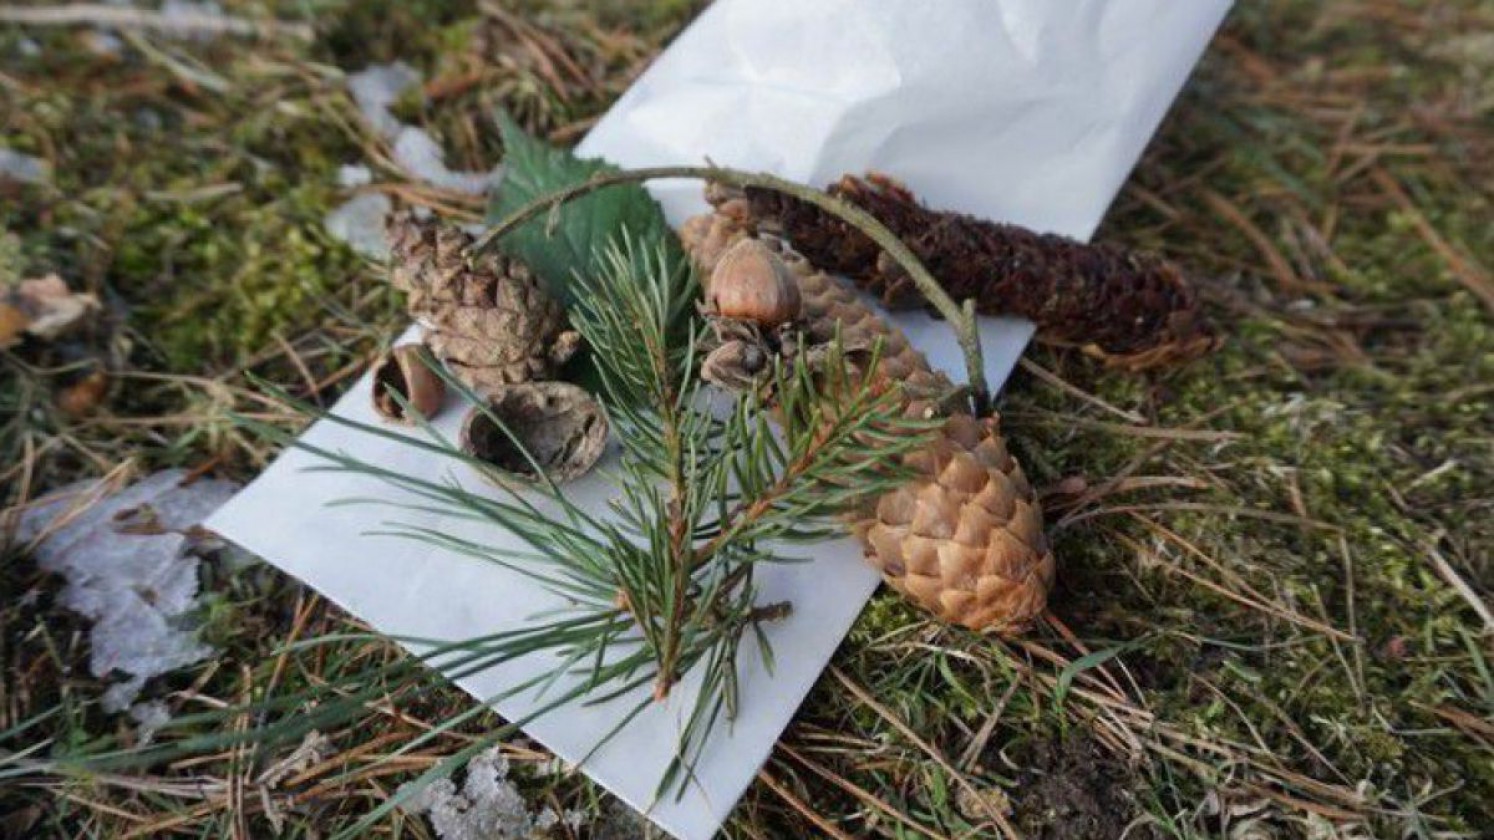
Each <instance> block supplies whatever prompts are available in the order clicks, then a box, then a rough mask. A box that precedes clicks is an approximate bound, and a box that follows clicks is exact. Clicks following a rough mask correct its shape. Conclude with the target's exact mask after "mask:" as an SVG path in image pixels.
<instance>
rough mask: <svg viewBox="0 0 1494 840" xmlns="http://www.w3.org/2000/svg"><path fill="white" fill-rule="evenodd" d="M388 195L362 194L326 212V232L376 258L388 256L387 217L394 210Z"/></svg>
mask: <svg viewBox="0 0 1494 840" xmlns="http://www.w3.org/2000/svg"><path fill="white" fill-rule="evenodd" d="M393 206H394V205H393V203H392V202H391V201H390V200H389V196H387V195H384V194H383V193H374V192H368V193H359V194H358V195H355V196H353V197H352V198H350V199H348V200H347V201H345V202H343V203H342V204H341V205H340V206H339V207H337V209H335V210H333V211H332V212H331V213H328V214H327V218H326V219H325V220H324V222H323V224H325V225H326V226H327V233H329V234H331V235H332V238H333V239H336V240H338V241H339V242H346V243H347V244H348V247H350V248H352V249H353V250H354V251H357V252H358V253H360V254H362V255H364V256H365V257H372V258H374V259H380V260H381V259H386V258H387V257H388V256H389V240H388V238H387V237H386V236H385V235H384V218H385V217H386V216H388V215H389V211H390V210H391V209H393Z"/></svg>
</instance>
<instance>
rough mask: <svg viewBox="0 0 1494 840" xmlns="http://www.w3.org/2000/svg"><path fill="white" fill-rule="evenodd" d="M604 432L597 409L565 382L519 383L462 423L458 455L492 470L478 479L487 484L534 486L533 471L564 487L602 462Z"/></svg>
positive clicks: (587, 396) (582, 392) (604, 423)
mask: <svg viewBox="0 0 1494 840" xmlns="http://www.w3.org/2000/svg"><path fill="white" fill-rule="evenodd" d="M495 419H496V420H497V421H500V422H501V423H502V426H500V425H499V423H498V422H494V420H495ZM607 429H608V424H607V415H606V413H605V412H603V411H602V406H601V404H600V403H598V402H597V401H596V399H595V398H594V397H592V395H591V394H588V393H587V392H586V391H585V390H583V389H581V388H579V387H577V386H575V385H572V384H570V383H568V382H524V383H521V384H518V385H510V386H508V387H506V388H503V389H502V390H500V391H498V392H496V393H494V394H493V395H491V397H489V399H488V402H487V404H486V405H483V406H477V407H474V408H473V409H472V410H471V411H470V412H469V413H468V414H467V419H466V420H465V421H464V422H463V423H462V438H461V444H462V451H463V452H466V453H467V454H468V455H471V456H472V457H474V458H476V459H478V460H480V461H483V462H485V463H487V464H490V465H492V467H493V468H494V471H493V472H491V473H490V472H488V471H484V473H483V477H484V478H487V479H489V480H491V481H495V482H497V483H503V481H504V479H505V478H507V477H514V478H519V479H522V480H524V481H537V480H538V479H539V478H540V474H539V472H537V471H536V470H535V467H536V465H538V467H539V468H540V469H541V470H543V471H544V473H545V475H547V476H549V478H550V480H551V481H554V482H556V483H563V482H566V481H570V480H572V479H575V478H579V477H580V476H582V475H585V474H586V473H587V472H588V471H590V470H591V468H592V467H593V466H594V465H595V464H596V462H597V460H598V459H600V458H601V457H602V452H603V450H605V449H606V447H607ZM526 453H527V455H526Z"/></svg>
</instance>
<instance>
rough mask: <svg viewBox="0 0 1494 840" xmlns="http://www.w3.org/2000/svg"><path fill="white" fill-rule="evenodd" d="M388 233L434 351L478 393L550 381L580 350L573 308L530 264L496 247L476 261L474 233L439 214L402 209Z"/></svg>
mask: <svg viewBox="0 0 1494 840" xmlns="http://www.w3.org/2000/svg"><path fill="white" fill-rule="evenodd" d="M388 230H389V241H390V262H389V265H390V281H391V282H392V283H393V284H394V286H395V288H397V289H400V290H402V291H404V292H405V293H406V294H407V295H408V297H407V298H406V307H407V308H408V309H409V312H410V315H411V316H413V317H414V318H415V319H416V320H418V321H419V322H420V323H421V324H422V325H424V326H425V328H426V335H425V343H426V345H427V346H428V347H430V348H431V352H432V353H434V354H435V355H436V357H437V358H439V359H440V360H441V361H443V362H445V363H446V367H447V369H448V370H450V371H451V372H452V373H453V375H455V376H456V377H457V378H458V379H460V380H462V381H463V382H465V383H466V384H467V385H468V386H470V387H471V388H472V389H473V390H475V391H478V392H479V393H483V394H493V393H495V392H497V391H499V390H501V389H502V388H504V387H505V386H507V385H512V384H515V383H519V382H528V381H530V380H534V379H550V378H552V376H553V374H554V372H555V371H556V369H558V368H559V367H560V365H561V364H563V363H564V362H565V360H566V359H567V358H569V357H570V356H571V354H572V353H574V352H575V350H576V348H577V346H578V343H579V337H578V335H577V334H576V333H575V332H574V331H572V330H571V329H569V327H568V325H567V321H566V315H565V309H564V308H563V307H562V306H561V305H560V304H559V303H557V302H556V301H555V300H554V299H553V298H551V297H550V295H549V294H547V293H546V292H545V290H544V288H543V287H542V286H541V285H540V281H539V280H538V278H536V277H535V276H534V275H533V274H532V273H531V272H530V271H529V269H528V268H526V267H525V266H524V265H523V264H522V263H520V262H518V261H517V260H510V259H508V258H507V257H504V256H502V255H500V254H497V253H492V252H489V253H485V254H482V255H481V256H479V257H478V258H477V259H476V260H474V261H473V262H472V263H471V264H470V265H469V264H468V259H467V258H468V250H469V248H470V246H471V245H472V237H471V236H470V235H468V234H467V233H466V232H465V231H463V230H462V229H461V228H458V227H456V226H455V225H450V224H445V223H443V222H440V221H437V220H435V219H434V218H432V219H427V220H424V221H422V220H419V219H416V218H415V217H414V216H413V215H411V214H409V213H400V214H396V215H394V216H392V217H390V219H389V224H388Z"/></svg>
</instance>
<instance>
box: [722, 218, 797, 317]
mask: <svg viewBox="0 0 1494 840" xmlns="http://www.w3.org/2000/svg"><path fill="white" fill-rule="evenodd" d="M706 306H707V308H708V309H710V310H711V311H712V313H713V314H716V315H720V316H721V317H723V318H737V319H740V320H743V321H751V322H752V323H755V324H758V325H761V326H763V327H767V328H772V327H776V326H779V325H780V324H786V323H788V322H789V321H792V320H794V319H795V318H798V317H799V309H800V306H801V296H800V294H799V283H798V281H797V280H796V279H795V277H794V275H793V273H792V272H790V271H789V270H788V266H786V265H784V263H783V260H782V259H781V258H780V257H779V256H778V255H777V254H775V253H774V252H773V250H772V249H771V248H769V247H767V246H766V245H765V244H764V243H762V242H761V241H759V240H756V239H743V240H741V241H740V242H738V243H737V244H735V245H733V246H732V247H731V248H730V249H729V250H727V252H726V253H725V254H723V255H722V256H721V259H720V260H719V261H718V262H717V263H716V267H715V268H714V269H712V270H711V276H710V281H709V285H708V286H707V288H706Z"/></svg>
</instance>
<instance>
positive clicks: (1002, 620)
mask: <svg viewBox="0 0 1494 840" xmlns="http://www.w3.org/2000/svg"><path fill="white" fill-rule="evenodd" d="M734 208H735V210H740V208H741V205H740V204H738V205H730V204H727V203H724V202H723V203H721V204H718V212H717V213H716V214H713V215H710V216H700V217H697V218H694V219H691V220H689V221H688V222H686V223H685V226H684V227H683V228H682V230H681V231H680V235H681V238H682V239H683V241H684V243H685V248H686V250H687V251H688V252H689V253H690V254H691V257H692V258H693V259H694V260H695V262H696V263H697V265H699V266H700V267H701V269H702V273H703V275H705V276H709V275H710V273H711V269H712V268H713V267H714V266H715V263H716V261H717V259H719V257H720V256H721V254H723V253H724V252H725V251H726V249H727V248H728V247H730V246H731V245H732V244H733V243H734V242H736V241H737V240H739V239H741V238H743V237H745V236H748V235H749V234H748V231H747V229H746V228H745V227H744V224H743V217H741V216H739V215H736V214H735V212H734ZM783 257H784V259H785V262H786V263H787V264H788V266H789V268H790V270H792V271H793V273H794V275H795V276H796V277H797V278H798V282H799V292H800V294H801V295H802V298H803V308H802V311H801V324H800V326H801V328H802V329H803V330H804V331H805V333H806V334H807V336H806V337H807V339H808V340H809V341H810V342H825V341H829V340H831V339H832V338H833V337H834V336H835V334H836V331H837V328H838V329H839V331H840V336H841V340H842V342H843V344H844V346H845V347H846V348H847V350H848V351H850V353H849V355H850V357H851V358H852V359H854V358H855V355H854V353H855V351H856V350H858V349H869V348H870V347H872V346H873V345H874V344H875V343H876V342H877V341H878V340H879V339H880V341H881V342H882V353H881V356H880V357H879V361H878V364H877V368H876V369H875V370H874V371H856V372H855V373H856V374H857V375H860V376H867V375H869V376H871V377H872V378H873V382H872V383H871V384H872V387H873V388H881V387H900V388H901V389H902V393H903V394H904V396H905V398H906V399H907V407H906V411H907V412H908V414H909V415H910V416H918V417H931V416H938V415H937V412H938V408H937V405H938V402H937V401H938V400H940V399H941V398H942V397H943V396H946V395H947V394H948V393H949V392H950V391H951V390H952V389H953V386H952V384H951V383H950V381H949V379H948V378H947V377H945V376H944V375H943V374H942V373H939V372H938V371H935V370H933V369H932V368H931V367H929V364H928V360H927V359H926V358H925V357H924V355H923V354H922V353H920V352H918V350H916V349H915V348H914V347H913V346H912V345H911V344H910V343H909V342H908V340H907V338H906V337H905V336H904V335H903V334H902V332H901V331H900V330H898V329H897V328H896V327H894V326H892V325H891V324H889V323H887V322H886V321H884V320H882V319H881V318H880V317H879V316H878V315H877V314H876V313H875V312H874V311H873V310H872V309H871V307H869V306H867V305H866V304H864V303H862V302H861V300H860V299H859V298H858V297H857V295H856V293H855V292H854V291H853V290H852V289H850V288H848V287H847V286H846V285H845V284H843V283H841V282H839V281H837V280H836V279H834V278H833V277H830V276H829V275H827V274H825V273H824V272H823V271H818V270H816V269H815V268H814V267H813V266H811V265H810V263H809V262H808V261H807V260H805V259H804V258H802V257H800V256H798V255H797V254H794V253H793V252H792V251H788V250H786V249H785V250H784V251H783ZM904 464H905V466H908V467H910V468H912V470H913V472H914V473H915V477H914V478H912V479H910V480H909V481H908V482H907V483H906V484H904V485H903V486H902V487H900V488H898V489H897V490H895V491H893V492H891V493H887V494H885V495H883V496H882V497H881V498H879V499H876V500H873V503H872V504H868V505H867V506H866V507H865V508H863V509H861V510H858V511H855V512H853V513H852V514H851V516H850V517H849V518H850V519H851V525H852V529H853V531H854V532H855V533H856V535H857V536H858V537H859V538H860V540H861V543H862V546H863V547H864V548H865V551H866V557H867V560H868V561H869V562H871V563H872V564H873V565H874V566H876V567H877V568H878V569H879V570H881V572H882V576H883V579H884V580H886V581H887V584H888V585H889V586H891V587H892V588H893V589H895V590H897V591H898V592H900V593H902V594H903V595H904V596H905V597H907V598H908V599H909V600H911V601H913V602H914V603H916V604H918V605H919V606H921V607H923V608H924V609H926V610H928V611H929V612H931V613H933V614H934V615H936V616H938V617H939V618H940V619H943V620H944V621H948V622H951V623H955V624H960V625H962V626H965V627H969V628H971V629H974V630H985V631H991V632H997V633H1012V632H1017V631H1019V630H1021V629H1023V628H1025V627H1026V626H1027V625H1029V624H1030V623H1031V622H1032V621H1034V620H1035V619H1036V618H1037V617H1038V616H1040V615H1041V614H1042V612H1043V610H1044V608H1045V607H1046V605H1047V601H1048V591H1049V589H1051V588H1052V586H1053V578H1054V569H1055V564H1054V558H1053V552H1052V551H1051V550H1050V548H1049V546H1048V541H1047V537H1046V536H1045V534H1044V532H1043V519H1042V511H1041V509H1040V506H1039V504H1038V502H1037V500H1036V498H1035V497H1034V495H1033V492H1032V487H1031V485H1030V484H1028V482H1027V478H1026V476H1025V475H1024V474H1023V473H1022V468H1021V466H1020V465H1018V464H1017V462H1016V460H1015V459H1014V458H1012V456H1011V455H1010V453H1008V452H1007V450H1006V445H1005V442H1004V441H1003V440H1002V437H1001V432H1000V428H999V425H998V421H997V419H996V418H994V417H991V418H984V419H978V418H975V417H972V416H970V415H968V414H963V413H952V414H951V415H950V416H949V418H948V419H947V420H946V421H945V424H944V426H943V428H942V429H940V431H939V432H938V434H936V435H935V437H934V439H933V441H932V442H931V443H930V444H929V446H928V447H927V448H925V449H923V450H920V451H918V452H914V453H910V454H909V455H907V456H905V458H904Z"/></svg>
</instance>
